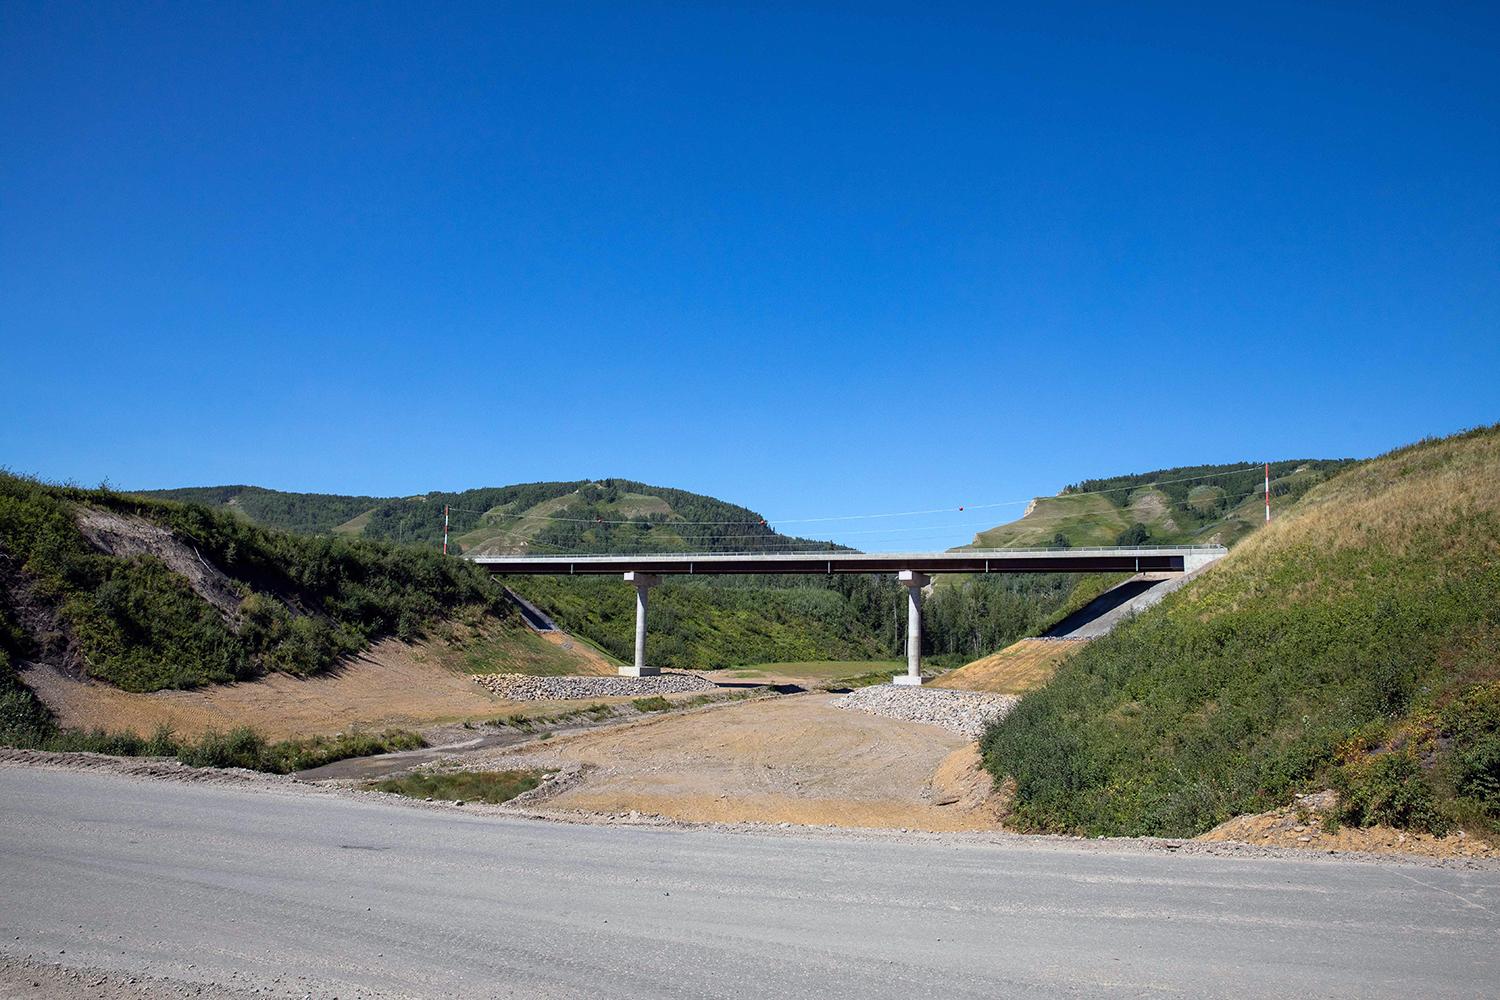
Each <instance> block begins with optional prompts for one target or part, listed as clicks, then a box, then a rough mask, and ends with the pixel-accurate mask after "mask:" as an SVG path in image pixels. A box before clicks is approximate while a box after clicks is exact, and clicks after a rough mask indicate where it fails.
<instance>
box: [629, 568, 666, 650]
mask: <svg viewBox="0 0 1500 1000" xmlns="http://www.w3.org/2000/svg"><path fill="white" fill-rule="evenodd" d="M625 582H626V583H632V584H635V666H633V667H621V668H620V676H621V677H654V676H656V675H657V674H659V673H661V667H648V666H646V594H647V593H648V592H649V591H650V590H651V588H652V587H654V586H656V585H657V584H658V583H661V577H659V576H652V575H651V574H650V573H637V572H635V571H634V570H632V571H631V572H629V573H626V574H625Z"/></svg>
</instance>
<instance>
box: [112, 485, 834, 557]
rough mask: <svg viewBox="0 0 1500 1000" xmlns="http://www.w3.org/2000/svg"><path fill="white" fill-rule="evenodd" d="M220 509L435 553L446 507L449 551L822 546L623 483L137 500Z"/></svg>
mask: <svg viewBox="0 0 1500 1000" xmlns="http://www.w3.org/2000/svg"><path fill="white" fill-rule="evenodd" d="M138 495H140V496H144V497H150V498H154V499H166V500H176V501H180V502H185V503H198V504H203V505H205V506H209V507H219V508H223V509H226V510H230V511H233V512H234V513H236V514H240V515H242V516H243V517H246V518H248V519H249V520H251V521H253V522H255V523H256V524H260V525H262V526H264V527H269V528H283V529H285V530H287V531H297V532H303V533H310V534H340V535H347V536H351V537H360V538H368V539H374V540H378V541H387V542H412V543H418V544H423V545H428V546H433V547H436V546H438V545H440V544H441V543H442V539H443V509H444V507H445V506H446V507H447V508H448V509H449V524H450V531H449V549H450V551H456V552H459V553H463V554H467V555H494V554H503V553H519V552H534V553H538V554H544V553H548V552H621V553H628V552H687V551H700V552H719V551H739V550H747V551H755V552H760V551H778V550H786V549H791V548H797V549H808V548H828V547H830V546H829V543H827V542H817V541H813V540H810V539H803V538H793V537H790V536H786V535H781V534H778V533H777V532H776V531H774V530H772V529H771V528H770V527H769V526H768V525H767V524H766V523H765V520H764V519H763V518H762V517H761V515H759V514H757V513H756V512H755V511H752V510H750V509H748V508H745V507H741V506H738V505H736V504H731V503H726V502H724V501H722V500H718V499H715V498H713V497H708V496H702V495H700V494H697V493H689V492H688V491H686V490H676V489H670V488H668V487H662V486H650V485H647V484H645V483H638V482H634V481H631V480H625V479H605V480H599V481H590V480H577V481H572V482H555V483H520V484H516V485H512V486H498V487H486V488H482V489H472V490H463V491H460V492H453V493H445V492H435V493H427V494H424V495H422V496H415V497H385V498H380V497H353V496H338V495H332V494H328V495H325V494H317V493H283V492H279V491H276V490H267V489H262V488H260V487H255V486H204V487H189V488H184V489H174V490H156V491H146V492H143V493H140V494H138Z"/></svg>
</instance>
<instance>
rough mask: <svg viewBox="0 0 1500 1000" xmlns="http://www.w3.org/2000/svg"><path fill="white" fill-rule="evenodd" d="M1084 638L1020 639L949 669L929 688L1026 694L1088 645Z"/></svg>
mask: <svg viewBox="0 0 1500 1000" xmlns="http://www.w3.org/2000/svg"><path fill="white" fill-rule="evenodd" d="M1088 641H1089V640H1087V639H1063V640H1058V639H1021V640H1020V641H1018V642H1014V643H1012V644H1011V645H1009V646H1007V647H1005V648H1004V649H1002V650H1000V651H999V652H998V653H991V654H990V655H989V656H983V657H980V658H979V659H977V660H975V661H973V662H972V663H966V664H964V665H963V666H961V667H959V668H958V669H956V670H950V671H948V672H947V673H946V674H943V675H942V676H941V677H939V678H938V679H937V680H935V681H933V682H932V685H931V686H932V687H940V688H959V689H962V690H965V691H989V692H992V693H994V694H1026V693H1027V692H1028V691H1035V690H1036V689H1037V688H1039V687H1041V686H1042V685H1044V684H1046V683H1047V682H1048V681H1050V680H1051V679H1052V675H1053V674H1055V673H1056V672H1057V668H1058V667H1059V666H1061V665H1062V664H1063V662H1064V661H1065V660H1067V659H1068V658H1069V657H1070V656H1072V655H1074V654H1075V653H1077V652H1078V651H1079V650H1081V649H1082V648H1083V647H1084V646H1085V645H1087V644H1088Z"/></svg>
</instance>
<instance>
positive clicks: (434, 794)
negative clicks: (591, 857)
mask: <svg viewBox="0 0 1500 1000" xmlns="http://www.w3.org/2000/svg"><path fill="white" fill-rule="evenodd" d="M546 777H547V772H546V771H424V772H421V773H418V774H408V775H404V776H402V777H399V778H385V779H383V780H381V781H372V782H370V783H369V784H367V785H366V786H365V787H366V788H370V789H373V790H375V791H378V792H390V793H392V794H394V795H404V796H406V797H407V798H409V799H433V800H435V801H442V802H460V803H463V802H488V803H490V804H492V805H498V804H500V803H501V802H509V801H510V800H511V799H513V798H515V797H516V796H517V795H520V794H521V793H522V792H529V791H531V790H532V789H533V788H535V787H536V786H538V785H540V784H541V783H542V781H543V779H545V778H546Z"/></svg>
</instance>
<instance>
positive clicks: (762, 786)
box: [463, 695, 998, 830]
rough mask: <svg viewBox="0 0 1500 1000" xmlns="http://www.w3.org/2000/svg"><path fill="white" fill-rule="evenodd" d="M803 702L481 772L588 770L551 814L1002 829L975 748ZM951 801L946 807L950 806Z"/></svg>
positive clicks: (631, 735)
mask: <svg viewBox="0 0 1500 1000" xmlns="http://www.w3.org/2000/svg"><path fill="white" fill-rule="evenodd" d="M831 700H832V696H830V695H796V696H789V697H783V698H773V699H769V700H766V701H758V702H751V703H747V704H741V705H736V706H733V707H727V708H714V709H707V710H702V711H697V712H687V713H682V714H677V715H668V716H664V717H661V718H656V719H650V720H647V721H644V722H640V723H637V724H634V725H630V726H624V727H612V728H609V729H606V730H600V731H595V732H588V733H581V734H578V735H576V736H572V737H567V738H564V739H561V740H557V741H555V742H549V743H539V744H532V745H531V746H529V747H527V748H525V749H524V750H523V751H521V752H516V751H510V750H504V751H495V752H481V753H479V754H475V755H473V756H471V757H467V758H465V759H464V761H463V766H464V767H466V768H470V769H474V770H485V769H490V768H495V767H511V766H519V767H528V766H529V767H562V766H567V765H582V766H583V767H584V771H585V773H584V776H583V778H582V780H581V781H580V783H579V784H577V785H576V786H574V787H573V788H571V789H570V790H568V791H566V792H564V793H563V794H561V795H560V796H558V797H557V798H555V799H552V800H551V801H550V802H549V803H548V808H549V809H559V810H580V811H586V812H592V813H604V814H625V815H628V814H630V813H632V812H637V813H640V814H642V815H659V816H664V817H667V818H670V819H676V820H683V821H687V822H760V823H798V824H812V825H823V824H828V825H837V826H857V827H871V828H893V829H899V828H902V827H905V828H908V829H914V830H980V829H994V828H995V827H997V826H998V822H997V820H996V818H995V814H994V812H993V809H992V806H991V805H990V803H989V802H988V801H987V798H988V793H989V788H990V781H989V778H988V776H987V775H985V774H983V772H981V771H980V770H979V769H978V758H977V755H975V753H974V751H973V746H972V744H970V743H968V742H967V741H965V740H964V739H963V738H961V737H959V736H956V735H954V734H952V733H950V732H947V731H946V730H943V729H939V728H938V727H936V726H923V725H913V724H911V723H907V722H896V721H893V720H890V719H882V718H877V717H875V716H867V715H862V714H859V713H854V712H841V711H839V710H837V709H834V708H832V707H830V706H829V702H830V701H831ZM938 803H943V804H941V805H940V804H938Z"/></svg>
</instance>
